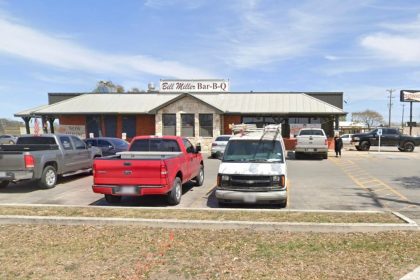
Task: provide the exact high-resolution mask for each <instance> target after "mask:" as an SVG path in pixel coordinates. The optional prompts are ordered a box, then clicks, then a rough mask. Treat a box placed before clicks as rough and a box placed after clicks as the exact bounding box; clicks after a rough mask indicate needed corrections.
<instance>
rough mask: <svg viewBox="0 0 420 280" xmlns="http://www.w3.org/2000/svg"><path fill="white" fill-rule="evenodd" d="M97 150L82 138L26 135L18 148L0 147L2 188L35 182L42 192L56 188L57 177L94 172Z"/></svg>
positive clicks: (0, 181) (17, 145) (0, 184)
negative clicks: (93, 164)
mask: <svg viewBox="0 0 420 280" xmlns="http://www.w3.org/2000/svg"><path fill="white" fill-rule="evenodd" d="M98 156H101V151H100V150H99V149H97V148H95V147H94V148H88V147H87V146H86V144H85V143H84V142H83V141H82V140H80V138H79V137H77V136H73V135H64V134H61V135H60V134H55V135H53V134H45V135H40V136H33V135H25V136H21V137H19V138H18V140H17V142H16V145H0V188H5V187H7V185H8V184H9V183H10V182H13V183H16V182H18V181H21V180H36V181H37V182H38V186H39V187H40V188H43V189H50V188H53V187H55V184H56V182H57V176H58V175H63V176H66V175H71V174H75V173H79V172H88V171H90V170H92V163H93V159H94V158H95V157H98Z"/></svg>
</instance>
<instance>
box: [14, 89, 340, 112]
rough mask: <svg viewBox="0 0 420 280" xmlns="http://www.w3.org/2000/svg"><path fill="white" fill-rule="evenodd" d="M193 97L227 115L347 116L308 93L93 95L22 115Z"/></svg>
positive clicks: (144, 105)
mask: <svg viewBox="0 0 420 280" xmlns="http://www.w3.org/2000/svg"><path fill="white" fill-rule="evenodd" d="M186 96H192V97H194V98H196V99H198V100H199V101H202V102H204V103H206V104H208V105H209V106H211V107H213V108H214V109H216V110H218V111H219V112H220V113H225V114H233V113H238V114H312V115H313V114H340V115H342V114H345V113H344V112H343V110H342V109H340V108H338V107H336V106H333V105H331V104H329V103H327V102H324V101H322V100H319V99H317V98H315V97H312V96H309V95H307V94H304V93H276V92H267V93H147V94H130V93H115V94H114V93H100V94H97V93H89V94H83V95H79V96H77V97H74V98H70V99H67V100H64V101H61V102H58V103H55V104H51V105H46V106H42V108H34V109H28V110H26V111H23V112H21V113H17V114H15V116H22V113H28V112H29V113H31V114H36V115H63V114H115V113H119V114H142V113H143V114H154V113H156V111H157V110H158V109H160V108H163V107H166V106H167V105H169V104H171V103H173V102H175V101H177V100H180V99H182V98H183V97H186Z"/></svg>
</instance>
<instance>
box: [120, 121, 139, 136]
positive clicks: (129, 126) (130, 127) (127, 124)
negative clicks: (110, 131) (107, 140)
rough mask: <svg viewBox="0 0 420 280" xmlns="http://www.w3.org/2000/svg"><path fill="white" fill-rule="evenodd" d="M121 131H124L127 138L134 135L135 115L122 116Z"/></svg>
mask: <svg viewBox="0 0 420 280" xmlns="http://www.w3.org/2000/svg"><path fill="white" fill-rule="evenodd" d="M122 132H123V133H126V136H127V138H133V137H134V136H136V116H123V117H122Z"/></svg>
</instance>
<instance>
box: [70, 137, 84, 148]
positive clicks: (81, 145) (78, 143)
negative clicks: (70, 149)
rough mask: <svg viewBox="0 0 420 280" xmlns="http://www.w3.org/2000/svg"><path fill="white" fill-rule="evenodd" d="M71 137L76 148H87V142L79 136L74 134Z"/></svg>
mask: <svg viewBox="0 0 420 280" xmlns="http://www.w3.org/2000/svg"><path fill="white" fill-rule="evenodd" d="M71 139H72V140H73V143H74V147H75V148H76V150H84V149H86V144H85V143H84V142H83V141H82V140H80V139H79V138H77V137H75V136H72V137H71Z"/></svg>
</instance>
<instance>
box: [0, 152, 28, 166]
mask: <svg viewBox="0 0 420 280" xmlns="http://www.w3.org/2000/svg"><path fill="white" fill-rule="evenodd" d="M24 169H25V162H24V159H23V152H12V151H10V152H5V151H2V152H0V171H12V170H24Z"/></svg>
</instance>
